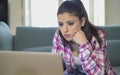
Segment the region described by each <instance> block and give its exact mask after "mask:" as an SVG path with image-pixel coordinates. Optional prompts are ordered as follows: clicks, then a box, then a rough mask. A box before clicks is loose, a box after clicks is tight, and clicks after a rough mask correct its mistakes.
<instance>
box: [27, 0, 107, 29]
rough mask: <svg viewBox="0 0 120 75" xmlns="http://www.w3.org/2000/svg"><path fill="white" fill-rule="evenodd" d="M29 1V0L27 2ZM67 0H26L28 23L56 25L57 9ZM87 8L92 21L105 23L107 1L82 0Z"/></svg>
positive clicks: (98, 23) (32, 24) (41, 25)
mask: <svg viewBox="0 0 120 75" xmlns="http://www.w3.org/2000/svg"><path fill="white" fill-rule="evenodd" d="M27 1H28V2H27ZM62 1H65V0H42V1H41V0H26V5H27V6H26V10H27V9H29V10H27V11H29V12H27V11H26V19H25V20H26V25H31V26H34V27H56V26H58V23H57V9H58V6H59V4H60V2H62ZM81 1H82V2H83V4H84V6H85V8H86V11H87V13H88V17H89V20H90V22H92V23H93V24H95V25H105V1H104V0H97V1H96V0H81Z"/></svg>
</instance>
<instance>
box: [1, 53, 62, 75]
mask: <svg viewBox="0 0 120 75" xmlns="http://www.w3.org/2000/svg"><path fill="white" fill-rule="evenodd" d="M0 75H63V65H62V59H61V56H60V55H58V54H52V53H47V52H18V51H0Z"/></svg>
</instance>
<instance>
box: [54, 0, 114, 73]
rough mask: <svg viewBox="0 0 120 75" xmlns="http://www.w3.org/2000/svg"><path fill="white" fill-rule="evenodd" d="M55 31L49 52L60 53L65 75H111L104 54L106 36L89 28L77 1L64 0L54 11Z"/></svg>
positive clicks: (80, 4)
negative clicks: (56, 25) (56, 10)
mask: <svg viewBox="0 0 120 75" xmlns="http://www.w3.org/2000/svg"><path fill="white" fill-rule="evenodd" d="M57 17H58V24H59V28H58V29H57V31H56V32H55V35H54V39H53V49H52V53H58V54H61V56H62V57H63V60H64V62H65V66H66V69H65V72H64V74H65V75H115V72H114V71H113V69H112V67H111V65H110V63H109V61H108V60H107V53H106V35H105V32H104V31H103V30H102V29H100V28H99V27H96V26H93V25H92V24H91V23H90V22H89V20H88V15H87V13H86V10H85V8H84V5H83V4H82V2H81V1H80V0H72V1H70V0H69V1H64V2H63V3H62V4H61V5H60V7H59V9H58V12H57Z"/></svg>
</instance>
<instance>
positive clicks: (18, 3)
mask: <svg viewBox="0 0 120 75" xmlns="http://www.w3.org/2000/svg"><path fill="white" fill-rule="evenodd" d="M23 1H25V0H9V24H10V28H11V30H12V33H13V34H15V32H16V27H17V26H23V25H24V24H23V22H24V21H23V20H24V19H23V18H24V16H23V13H24V11H23V7H24V5H23Z"/></svg>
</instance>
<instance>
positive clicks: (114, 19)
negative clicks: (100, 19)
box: [105, 0, 120, 25]
mask: <svg viewBox="0 0 120 75" xmlns="http://www.w3.org/2000/svg"><path fill="white" fill-rule="evenodd" d="M105 1H106V25H120V15H119V14H120V0H105Z"/></svg>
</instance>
